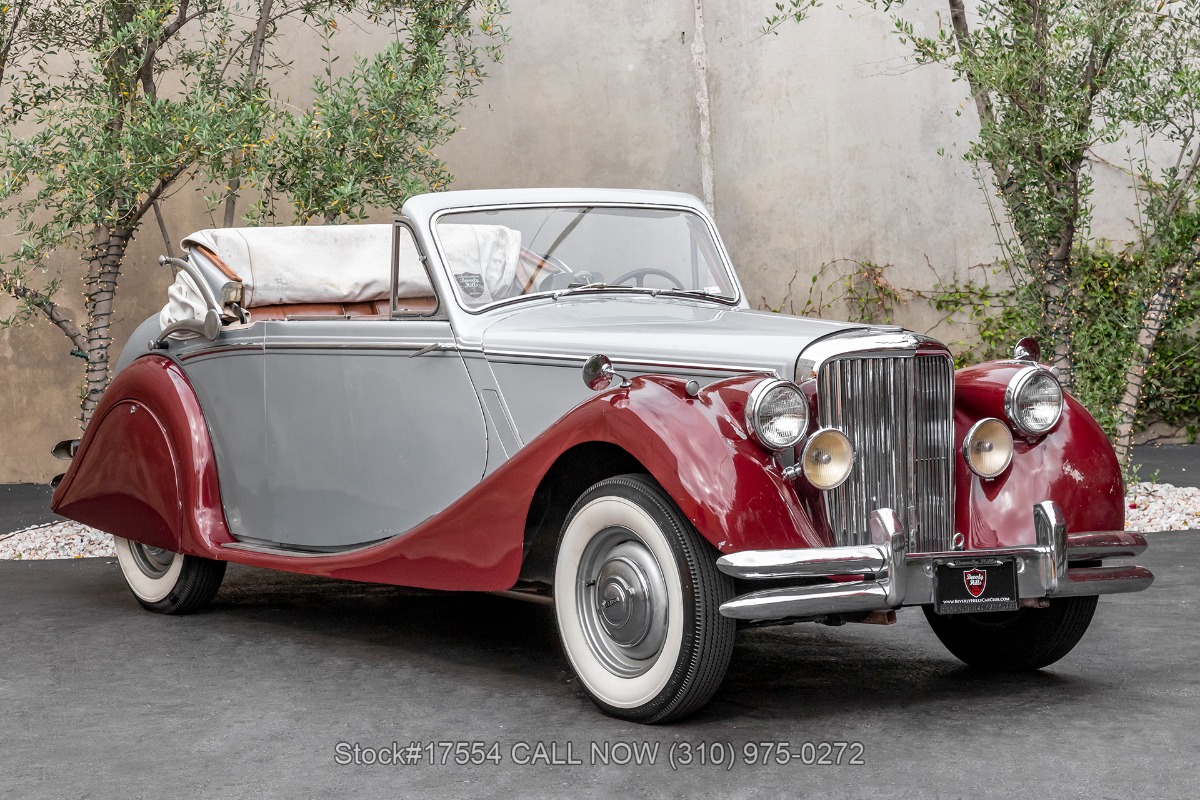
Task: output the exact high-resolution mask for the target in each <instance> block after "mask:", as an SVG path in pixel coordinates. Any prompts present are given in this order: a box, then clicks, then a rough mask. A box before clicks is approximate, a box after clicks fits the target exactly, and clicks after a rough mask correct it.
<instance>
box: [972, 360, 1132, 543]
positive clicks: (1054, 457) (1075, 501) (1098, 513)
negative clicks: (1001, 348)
mask: <svg viewBox="0 0 1200 800" xmlns="http://www.w3.org/2000/svg"><path fill="white" fill-rule="evenodd" d="M1025 366H1027V365H1025V364H1014V363H1011V362H998V363H990V364H980V365H978V366H974V367H968V368H966V369H961V370H959V371H958V372H957V373H956V375H955V390H954V426H955V434H956V439H957V441H958V442H960V443H961V442H962V440H963V439H964V438H965V437H966V433H967V430H968V429H969V428H970V427H971V425H973V424H974V423H975V422H977V421H979V420H980V419H982V418H984V417H996V418H998V419H1001V420H1006V419H1007V418H1006V416H1005V413H1004V389H1005V387H1007V386H1008V382H1009V380H1011V379H1012V377H1013V375H1015V374H1016V373H1017V372H1019V371H1020V370H1021V369H1023V368H1024V367H1025ZM1064 400H1065V402H1064V405H1063V413H1062V418H1061V419H1060V420H1059V422H1058V425H1057V426H1055V428H1054V429H1053V430H1051V431H1050V433H1049V434H1047V435H1045V436H1043V437H1040V438H1037V439H1032V440H1031V439H1027V438H1024V437H1022V436H1021V435H1019V434H1018V435H1015V437H1014V438H1015V440H1016V441H1015V452H1014V453H1013V460H1012V465H1011V466H1009V468H1008V469H1007V470H1006V471H1005V472H1004V473H1003V474H1001V475H1000V476H999V477H997V478H994V479H992V480H983V479H982V478H980V477H979V476H977V475H975V474H974V473H973V472H971V471H970V469H968V468H967V464H966V461H965V460H964V459H963V456H962V451H961V448H960V449H959V450H958V451H957V452H956V453H955V459H956V462H957V468H956V470H955V490H956V498H955V507H956V508H955V512H956V524H957V526H956V529H957V530H958V531H961V532H962V533H963V534H964V535H965V536H966V539H967V547H968V548H976V547H1009V546H1017V545H1028V544H1033V543H1034V530H1033V506H1034V504H1035V503H1038V502H1041V501H1042V500H1053V501H1054V502H1056V503H1058V505H1059V507H1060V508H1061V509H1062V511H1063V514H1064V516H1065V517H1066V520H1067V529H1068V530H1069V531H1074V532H1082V531H1119V530H1124V528H1125V499H1124V497H1125V495H1124V488H1123V485H1122V481H1121V467H1120V465H1119V464H1118V462H1117V458H1116V456H1115V455H1114V454H1113V449H1112V445H1111V444H1110V443H1109V441H1108V438H1107V437H1106V436H1105V435H1104V431H1103V430H1101V429H1100V426H1099V425H1097V424H1096V421H1095V420H1094V419H1092V416H1091V414H1089V413H1088V412H1087V410H1086V409H1084V407H1083V406H1081V405H1080V404H1079V402H1078V401H1077V400H1075V398H1073V397H1071V396H1070V395H1066V396H1065V398H1064Z"/></svg>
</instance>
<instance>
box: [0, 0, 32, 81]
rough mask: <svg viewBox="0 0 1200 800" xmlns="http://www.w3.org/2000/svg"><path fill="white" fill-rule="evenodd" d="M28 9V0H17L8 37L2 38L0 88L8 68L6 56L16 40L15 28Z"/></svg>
mask: <svg viewBox="0 0 1200 800" xmlns="http://www.w3.org/2000/svg"><path fill="white" fill-rule="evenodd" d="M28 8H29V0H18V1H17V7H16V9H15V10H14V11H13V20H12V25H9V26H8V35H7V36H5V37H4V47H2V48H0V86H2V85H3V84H4V72H5V70H6V69H7V67H8V54H9V53H10V52H12V46H13V42H15V41H16V40H17V27H18V26H19V25H20V24H21V18H22V17H24V16H25V11H26V10H27V9H28Z"/></svg>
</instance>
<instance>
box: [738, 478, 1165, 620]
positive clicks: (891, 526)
mask: <svg viewBox="0 0 1200 800" xmlns="http://www.w3.org/2000/svg"><path fill="white" fill-rule="evenodd" d="M1033 522H1034V530H1035V531H1036V533H1037V538H1036V541H1037V544H1035V545H1032V546H1029V547H1004V548H992V549H982V550H969V551H963V550H955V551H951V552H946V553H909V552H908V532H907V531H906V530H905V529H904V525H903V524H902V523H901V522H900V518H899V517H898V516H897V515H896V513H895V512H894V511H892V509H890V508H883V509H879V510H877V511H875V512H874V513H873V514H872V515H871V541H872V542H873V543H872V544H869V545H862V546H857V547H819V548H805V549H797V550H744V551H742V552H739V553H731V554H729V555H725V556H721V558H719V559H717V568H718V569H720V570H721V571H722V572H724V573H726V574H727V575H732V576H733V577H735V578H742V579H745V580H750V581H753V580H771V581H772V582H774V583H778V582H779V580H781V579H796V580H797V585H796V586H783V587H779V586H775V587H772V588H769V589H763V590H761V591H756V592H750V593H748V594H743V595H741V596H739V597H735V598H733V599H732V600H729V601H728V602H726V603H723V604H722V605H721V614H723V615H724V616H726V617H732V618H733V619H742V620H751V621H755V622H765V621H771V620H787V619H819V618H821V617H827V616H830V615H842V614H858V613H866V614H869V613H870V612H872V611H887V610H890V609H894V608H899V607H901V606H917V605H928V604H931V603H933V602H934V577H933V576H934V568H935V564H936V563H937V562H938V561H939V560H946V559H954V558H967V557H969V558H978V557H989V556H1004V557H1015V559H1016V569H1017V592H1018V594H1019V595H1020V597H1021V600H1022V602H1024V601H1031V603H1036V602H1037V601H1038V600H1039V599H1041V598H1055V597H1074V596H1078V595H1094V594H1116V593H1118V592H1140V591H1142V590H1143V589H1147V588H1149V586H1150V584H1151V583H1153V582H1154V575H1153V574H1151V572H1150V571H1149V570H1148V569H1146V568H1144V567H1135V566H1112V567H1106V566H1092V564H1094V563H1095V562H1097V561H1102V560H1103V559H1106V558H1118V557H1127V556H1136V555H1138V554H1139V553H1141V552H1142V551H1143V550H1145V549H1146V539H1145V538H1144V537H1143V536H1142V535H1141V534H1137V533H1128V532H1125V531H1104V532H1088V533H1076V534H1070V533H1068V532H1067V524H1066V520H1065V518H1064V517H1063V515H1062V511H1061V510H1060V509H1059V507H1058V506H1057V504H1055V503H1053V502H1051V501H1049V500H1047V501H1044V502H1041V503H1038V504H1037V505H1035V506H1034V507H1033ZM1073 563H1074V564H1079V565H1080V566H1073V567H1072V566H1070V564H1073ZM1082 564H1088V566H1083V565H1082ZM834 577H838V578H841V579H842V580H840V581H837V582H834V581H830V580H828V579H830V578H834ZM856 578H857V579H856ZM821 579H826V580H825V581H822V580H821Z"/></svg>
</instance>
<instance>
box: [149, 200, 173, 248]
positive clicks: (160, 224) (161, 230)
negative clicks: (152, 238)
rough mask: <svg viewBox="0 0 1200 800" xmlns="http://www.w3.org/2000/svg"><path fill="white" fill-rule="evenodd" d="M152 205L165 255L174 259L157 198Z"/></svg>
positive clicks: (165, 223)
mask: <svg viewBox="0 0 1200 800" xmlns="http://www.w3.org/2000/svg"><path fill="white" fill-rule="evenodd" d="M160 194H161V192H160ZM152 205H153V206H154V218H155V219H157V220H158V232H159V233H161V234H162V237H163V244H164V245H165V246H166V248H167V255H168V256H170V257H171V258H174V257H175V249H174V248H173V247H172V246H171V235H170V234H169V233H167V221H166V220H164V219H163V213H162V206H161V205H159V202H158V198H157V197H156V198H154V203H153V204H152Z"/></svg>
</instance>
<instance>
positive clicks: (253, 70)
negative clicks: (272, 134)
mask: <svg viewBox="0 0 1200 800" xmlns="http://www.w3.org/2000/svg"><path fill="white" fill-rule="evenodd" d="M274 1H275V0H263V3H262V6H261V7H260V8H259V10H258V27H256V28H255V29H254V43H253V44H252V45H251V47H250V61H249V62H247V64H246V79H245V80H244V81H243V82H242V89H243V90H244V91H245V92H246V93H247V94H248V93H249V92H250V90H251V89H252V88H254V84H255V83H257V82H258V72H259V70H260V69H261V68H262V51H263V44H264V43H265V42H266V40H267V30H268V28H269V27H270V25H271V6H272V5H273V4H274ZM239 167H240V162H239V161H238V160H237V159H236V158H235V159H234V161H233V164H232V165H231V167H230V177H229V189H228V190H227V193H226V195H225V218H224V220H223V222H224V227H226V228H232V227H233V223H234V222H236V221H237V198H238V190H240V189H241V188H242V176H241V174H240V168H239Z"/></svg>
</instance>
